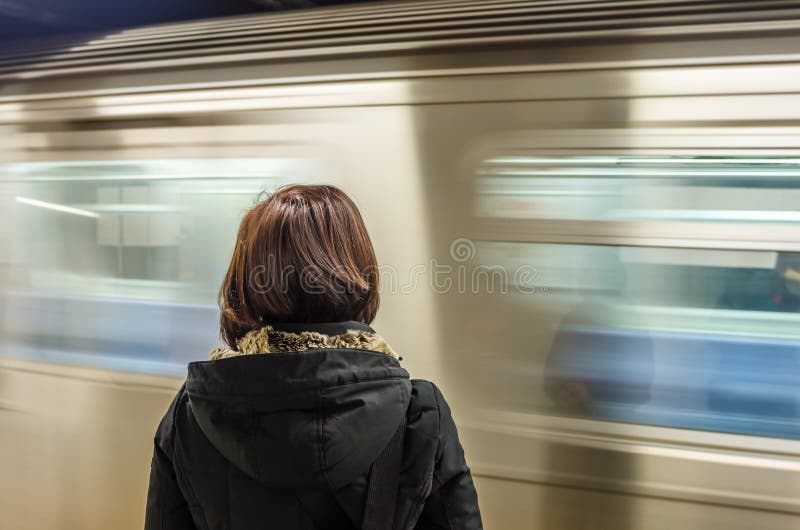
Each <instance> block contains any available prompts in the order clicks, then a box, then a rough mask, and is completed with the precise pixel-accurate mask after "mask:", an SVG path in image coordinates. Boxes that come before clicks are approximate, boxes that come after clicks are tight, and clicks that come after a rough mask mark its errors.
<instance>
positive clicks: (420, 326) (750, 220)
mask: <svg viewBox="0 0 800 530" xmlns="http://www.w3.org/2000/svg"><path fill="white" fill-rule="evenodd" d="M0 131H2V138H3V142H2V143H0V204H2V212H3V215H4V220H3V222H2V223H0V469H2V470H3V473H2V475H0V512H2V513H3V520H2V523H0V526H2V527H3V528H8V529H15V530H16V529H39V528H53V529H57V528H63V529H72V528H75V529H93V528H98V529H107V528H118V529H125V528H140V527H141V524H142V521H143V511H144V510H143V508H144V495H145V491H146V481H147V476H148V471H149V469H148V463H149V456H150V451H151V443H152V442H151V440H152V438H151V434H152V432H153V430H154V428H155V425H156V423H157V421H158V420H159V418H160V415H161V414H162V413H163V411H164V409H165V407H166V405H167V404H168V402H169V401H170V399H171V397H172V395H173V392H174V390H175V389H176V388H177V386H178V385H179V384H180V378H181V377H182V376H183V375H184V373H185V364H186V362H187V361H190V360H193V359H201V358H204V357H205V356H206V355H207V352H208V351H209V350H210V349H211V348H212V347H213V346H215V345H216V344H218V341H219V339H218V336H217V328H216V319H217V309H216V305H215V298H216V290H217V287H218V283H219V282H220V280H221V278H222V276H223V273H224V270H225V267H226V264H227V260H228V258H229V254H230V251H231V246H232V244H233V241H234V237H235V236H234V233H235V229H236V225H237V222H238V220H239V218H240V216H241V215H242V213H243V211H244V210H245V209H246V208H247V207H248V206H250V205H252V204H253V203H254V201H255V200H257V198H258V196H259V194H260V193H261V192H263V191H269V190H271V189H274V188H275V187H277V186H280V185H282V184H286V183H293V182H330V183H335V184H338V185H340V186H342V187H344V188H345V189H346V190H347V191H348V192H350V193H351V194H353V195H354V197H355V198H356V200H357V202H358V203H359V206H360V207H361V208H362V210H363V212H364V214H365V217H366V220H367V225H368V227H369V228H370V230H371V233H372V236H373V239H374V242H375V244H376V250H377V253H378V256H379V258H380V259H381V261H382V263H383V267H382V276H383V296H384V298H383V307H382V310H381V312H380V314H379V319H378V321H377V322H376V327H377V328H378V329H379V330H380V331H381V333H382V334H383V335H385V336H386V337H387V338H388V340H389V342H390V343H391V344H393V346H394V348H395V349H396V350H398V351H400V352H402V354H403V356H404V358H405V359H406V361H405V363H404V364H405V365H406V367H407V368H408V369H409V370H410V371H411V373H412V375H414V376H417V377H425V378H433V379H435V380H437V381H440V382H441V384H442V386H443V387H444V388H445V390H446V391H447V392H448V393H450V394H451V395H452V396H453V397H452V398H451V399H452V403H453V408H454V411H455V414H456V418H457V420H458V422H459V426H460V430H461V434H462V437H463V439H464V444H465V447H466V450H467V454H468V460H469V462H470V463H471V466H472V468H473V472H474V475H475V477H476V483H477V486H478V488H479V494H480V499H481V503H482V509H483V511H484V514H485V523H486V526H487V528H489V529H502V530H514V529H525V530H528V529H540V528H541V529H559V530H562V529H575V528H592V529H614V530H626V529H642V528H646V529H648V530H658V529H670V530H671V529H673V528H683V529H684V530H690V529H703V530H710V529H716V528H725V529H726V530H730V529H745V528H747V529H770V530H782V529H795V530H796V529H798V528H800V325H798V324H800V314H799V313H798V309H800V302H799V301H800V259H799V258H798V256H800V213H798V207H797V205H798V204H800V4H798V3H797V2H796V1H793V0H789V1H773V0H760V1H725V2H720V1H706V0H694V1H688V0H677V1H653V0H627V1H617V2H612V1H602V0H594V1H590V0H584V1H578V0H542V1H537V2H524V1H518V0H487V1H481V2H472V1H465V0H432V1H426V2H404V3H383V2H378V3H374V4H361V5H356V6H349V7H340V8H329V9H315V10H309V11H301V12H288V13H282V14H274V15H273V14H271V15H264V16H249V17H239V18H226V19H218V20H209V21H197V22H191V23H182V24H174V25H162V26H153V27H146V28H140V29H133V30H125V31H120V32H116V33H113V34H109V35H103V36H90V37H86V38H85V39H84V40H82V41H70V42H64V43H49V44H42V45H40V46H38V47H34V46H33V45H31V46H27V47H25V48H20V49H16V50H5V51H4V53H3V54H2V55H1V56H0ZM434 273H435V274H434Z"/></svg>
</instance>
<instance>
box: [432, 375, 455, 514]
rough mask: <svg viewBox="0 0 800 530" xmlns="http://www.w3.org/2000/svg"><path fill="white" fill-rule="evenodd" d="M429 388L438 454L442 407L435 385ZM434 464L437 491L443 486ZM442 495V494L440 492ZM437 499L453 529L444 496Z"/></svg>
mask: <svg viewBox="0 0 800 530" xmlns="http://www.w3.org/2000/svg"><path fill="white" fill-rule="evenodd" d="M431 388H432V390H433V398H434V399H435V400H436V434H437V436H436V453H438V452H439V446H440V445H441V433H442V405H441V403H440V402H439V392H437V388H436V385H434V384H433V383H431ZM437 456H438V455H437ZM436 475H437V473H436V464H435V463H434V469H433V478H434V479H435V480H436V482H438V483H439V489H441V488H442V486H443V485H444V484H443V483H442V481H441V478H439V477H437V476H436ZM442 493H443V492H442ZM439 498H440V499H441V501H442V511H443V512H444V519H445V521H446V522H447V527H448V528H453V523H452V521H451V520H450V513H449V512H448V510H447V501H445V498H444V495H442V494H441V493H440V495H439Z"/></svg>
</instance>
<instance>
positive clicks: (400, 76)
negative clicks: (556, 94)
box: [0, 54, 800, 105]
mask: <svg viewBox="0 0 800 530" xmlns="http://www.w3.org/2000/svg"><path fill="white" fill-rule="evenodd" d="M792 63H799V64H798V66H800V54H781V55H777V54H769V55H753V56H739V57H703V58H688V59H642V60H633V61H598V62H590V61H587V62H586V63H560V64H552V65H546V64H537V65H522V66H483V67H474V68H452V69H437V70H393V71H390V72H375V73H363V74H362V73H356V74H331V75H309V76H298V77H281V78H274V79H253V80H250V79H248V80H244V81H219V82H207V83H187V84H184V85H175V84H171V85H156V86H145V87H126V88H116V89H94V90H80V91H74V92H47V93H45V94H28V93H25V94H20V95H15V96H0V104H4V103H21V102H27V101H50V100H52V101H57V100H62V99H76V98H77V99H81V98H90V97H102V96H122V95H135V94H158V93H165V92H176V91H180V92H194V91H198V90H224V89H234V88H259V87H274V86H281V85H306V84H318V83H343V82H360V81H383V80H405V79H420V78H440V77H467V76H492V75H500V74H507V75H516V74H520V75H524V74H531V73H558V72H586V71H598V72H601V71H612V70H622V69H625V70H629V69H641V70H644V69H661V68H671V67H700V66H747V65H757V66H763V65H767V64H769V65H778V64H792ZM87 105H91V103H87Z"/></svg>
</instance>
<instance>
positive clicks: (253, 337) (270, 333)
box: [209, 326, 399, 361]
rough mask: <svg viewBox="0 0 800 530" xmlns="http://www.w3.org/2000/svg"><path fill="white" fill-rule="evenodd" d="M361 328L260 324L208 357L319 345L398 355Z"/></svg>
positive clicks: (312, 348)
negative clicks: (282, 327) (324, 329)
mask: <svg viewBox="0 0 800 530" xmlns="http://www.w3.org/2000/svg"><path fill="white" fill-rule="evenodd" d="M353 327H355V326H353ZM363 328H366V329H346V330H343V332H342V333H337V334H335V335H329V334H326V333H321V332H319V331H313V330H279V329H275V328H274V327H273V326H264V327H263V328H260V329H255V330H253V331H250V332H248V333H247V334H246V335H245V336H244V337H242V338H241V339H239V341H238V342H237V343H236V349H235V350H231V349H229V348H214V349H213V350H211V354H210V355H209V359H210V360H212V361H216V360H218V359H227V358H229V357H236V356H239V355H254V354H258V353H283V352H299V351H307V350H314V349H320V348H349V349H356V350H371V351H376V352H380V353H385V354H386V355H389V356H391V357H394V358H395V359H399V357H398V356H397V354H396V353H395V352H394V350H392V349H391V348H390V347H389V345H388V344H387V343H386V341H385V340H383V339H382V338H381V336H380V335H378V334H377V333H375V332H374V331H372V329H370V328H369V327H367V326H363Z"/></svg>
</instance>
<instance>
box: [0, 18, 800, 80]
mask: <svg viewBox="0 0 800 530" xmlns="http://www.w3.org/2000/svg"><path fill="white" fill-rule="evenodd" d="M798 28H800V20H791V21H788V22H787V21H763V22H731V23H723V24H698V25H689V26H654V27H647V28H622V29H602V30H589V31H572V32H554V33H540V34H534V35H531V34H522V35H517V34H514V35H504V36H488V37H477V38H476V37H471V38H442V39H439V40H427V41H426V40H422V41H408V42H396V41H390V42H378V43H374V42H373V43H362V44H351V45H339V46H336V45H333V46H330V45H328V46H325V44H334V43H332V42H331V39H322V40H320V41H318V42H316V43H315V44H316V45H319V47H314V48H304V49H278V50H275V51H261V52H255V51H254V52H241V51H240V52H237V53H233V54H231V53H230V52H232V51H235V50H233V49H228V50H220V51H217V53H216V54H215V55H206V56H196V57H186V56H185V57H175V56H174V54H173V55H172V56H171V57H168V58H159V56H160V55H161V54H149V56H150V57H154V58H152V59H150V60H137V61H135V62H120V61H112V62H108V63H100V64H98V62H97V61H95V62H94V63H95V64H91V63H90V64H88V65H86V62H83V61H77V63H76V65H75V66H72V67H69V66H68V63H69V62H62V63H61V65H60V66H61V67H60V68H52V67H51V66H48V65H44V66H42V67H40V68H36V69H31V70H27V71H24V70H23V71H19V70H17V71H12V72H3V71H2V70H0V80H2V79H35V78H37V77H46V76H53V75H65V74H77V73H88V72H111V71H130V70H141V69H156V68H171V67H176V66H186V65H197V64H213V63H218V62H221V61H224V62H226V63H231V62H234V61H236V62H248V61H256V60H269V59H286V58H297V57H303V58H308V57H314V56H332V55H341V56H346V55H356V54H367V53H375V52H397V51H406V50H428V49H435V48H447V47H456V46H470V45H478V44H502V43H520V42H540V41H558V40H568V39H576V38H590V37H592V38H606V39H611V38H633V37H657V36H664V35H669V36H675V35H697V34H727V33H742V32H751V31H759V32H765V31H780V30H789V29H792V30H796V29H798ZM517 29H519V30H523V29H524V28H517ZM434 33H435V34H441V33H442V32H434ZM349 40H351V41H352V40H358V39H349ZM361 40H363V39H361ZM339 42H341V40H340V41H339ZM306 44H308V43H306ZM238 48H239V49H240V48H242V47H238ZM245 48H253V47H252V46H251V47H245ZM256 48H258V47H256Z"/></svg>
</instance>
